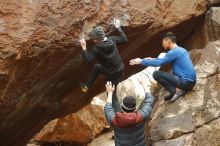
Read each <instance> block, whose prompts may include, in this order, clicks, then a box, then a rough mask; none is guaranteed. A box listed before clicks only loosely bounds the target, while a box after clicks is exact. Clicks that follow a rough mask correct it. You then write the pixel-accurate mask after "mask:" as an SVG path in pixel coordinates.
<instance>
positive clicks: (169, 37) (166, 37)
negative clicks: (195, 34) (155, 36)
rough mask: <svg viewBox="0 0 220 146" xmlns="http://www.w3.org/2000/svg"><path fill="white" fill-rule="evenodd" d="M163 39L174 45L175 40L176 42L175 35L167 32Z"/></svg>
mask: <svg viewBox="0 0 220 146" xmlns="http://www.w3.org/2000/svg"><path fill="white" fill-rule="evenodd" d="M163 39H169V40H171V42H172V43H176V40H177V39H176V34H175V33H173V32H167V33H166V34H165V35H164V37H163Z"/></svg>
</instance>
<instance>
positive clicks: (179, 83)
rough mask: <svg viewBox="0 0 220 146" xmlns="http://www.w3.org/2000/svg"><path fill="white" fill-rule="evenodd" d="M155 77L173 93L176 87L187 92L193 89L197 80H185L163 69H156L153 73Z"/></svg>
mask: <svg viewBox="0 0 220 146" xmlns="http://www.w3.org/2000/svg"><path fill="white" fill-rule="evenodd" d="M153 78H154V79H155V80H156V81H157V82H158V83H159V84H161V85H162V86H163V87H164V88H165V89H167V90H168V92H170V94H172V95H174V94H175V93H176V88H179V89H181V90H184V91H186V92H187V91H189V90H191V89H192V88H193V87H194V86H195V84H196V82H191V81H184V80H182V79H181V78H180V77H178V76H176V75H174V74H171V73H167V72H162V71H155V72H154V73H153Z"/></svg>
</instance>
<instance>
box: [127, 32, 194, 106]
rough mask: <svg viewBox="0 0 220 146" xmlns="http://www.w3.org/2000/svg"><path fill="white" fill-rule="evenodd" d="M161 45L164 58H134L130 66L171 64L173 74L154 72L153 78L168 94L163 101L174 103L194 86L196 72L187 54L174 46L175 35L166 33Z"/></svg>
mask: <svg viewBox="0 0 220 146" xmlns="http://www.w3.org/2000/svg"><path fill="white" fill-rule="evenodd" d="M162 45H163V47H164V49H165V50H168V53H167V54H166V56H165V57H163V58H145V59H140V58H136V59H132V60H131V61H130V65H137V64H142V65H145V66H161V65H164V64H167V63H171V64H172V70H173V73H166V72H162V71H155V72H154V73H153V77H154V79H155V80H156V81H157V82H158V83H159V84H161V85H162V86H163V87H164V88H166V90H168V92H169V94H168V95H167V96H165V98H164V100H165V101H171V102H174V101H175V100H176V99H178V98H180V97H181V96H183V95H185V94H186V92H187V91H189V90H191V89H192V88H193V87H194V86H195V84H196V71H195V69H194V66H193V63H192V60H191V59H190V55H189V53H188V52H187V51H186V50H185V49H184V48H182V47H180V46H178V45H177V44H176V35H175V34H174V33H172V32H168V33H167V34H166V35H165V36H164V38H163V42H162Z"/></svg>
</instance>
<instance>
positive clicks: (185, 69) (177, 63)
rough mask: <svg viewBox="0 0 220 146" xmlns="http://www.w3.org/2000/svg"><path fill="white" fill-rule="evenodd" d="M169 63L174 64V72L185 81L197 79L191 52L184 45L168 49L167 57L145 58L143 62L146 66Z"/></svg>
mask: <svg viewBox="0 0 220 146" xmlns="http://www.w3.org/2000/svg"><path fill="white" fill-rule="evenodd" d="M167 63H171V64H172V69H173V74H175V75H177V76H179V77H180V78H181V79H182V80H184V81H196V71H195V69H194V66H193V63H192V60H191V59H190V56H189V53H188V52H187V51H186V50H185V49H184V48H182V47H179V46H177V47H176V48H173V49H172V50H170V51H168V53H167V54H166V56H165V57H163V58H156V59H152V60H149V59H143V60H142V62H141V64H142V65H145V66H161V65H164V64H167Z"/></svg>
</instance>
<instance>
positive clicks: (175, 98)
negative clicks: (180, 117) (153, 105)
mask: <svg viewBox="0 0 220 146" xmlns="http://www.w3.org/2000/svg"><path fill="white" fill-rule="evenodd" d="M185 94H186V92H185V91H183V90H180V91H178V92H176V94H175V95H174V96H173V97H172V99H171V100H170V102H172V103H174V102H175V101H176V100H177V99H179V98H180V97H182V96H184V95H185Z"/></svg>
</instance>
